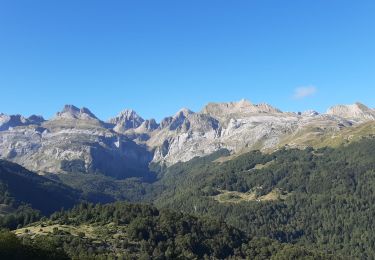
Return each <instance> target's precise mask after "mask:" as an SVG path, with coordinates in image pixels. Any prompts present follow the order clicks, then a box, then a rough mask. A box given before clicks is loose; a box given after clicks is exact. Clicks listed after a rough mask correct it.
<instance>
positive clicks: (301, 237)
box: [154, 138, 375, 258]
mask: <svg viewBox="0 0 375 260" xmlns="http://www.w3.org/2000/svg"><path fill="white" fill-rule="evenodd" d="M219 157H220V154H217V155H216V156H215V155H212V156H210V157H207V158H197V159H195V160H192V161H190V162H188V163H180V164H176V165H174V166H172V167H170V168H168V169H166V170H164V171H163V172H162V173H161V174H162V175H163V178H162V180H161V181H160V182H159V183H158V184H157V185H155V187H154V192H155V194H157V195H154V197H155V198H156V200H155V204H156V205H157V206H158V207H169V208H174V209H176V210H181V211H184V212H190V213H195V214H197V215H203V216H215V217H217V218H219V219H221V220H223V221H226V222H227V223H228V224H231V225H233V226H235V227H237V228H239V229H241V230H243V231H245V232H246V233H247V234H248V235H250V236H265V237H269V238H272V239H276V240H278V241H281V242H288V243H296V244H301V245H305V246H308V247H311V248H316V249H321V250H324V251H325V252H330V253H334V254H342V255H346V256H351V257H360V258H374V257H375V247H374V244H375V235H374V234H375V233H374V230H375V223H374V222H373V216H374V214H375V206H374V204H373V201H374V199H375V192H374V191H375V190H374V189H375V139H373V138H364V139H362V140H361V141H359V142H355V143H352V144H349V145H346V146H341V147H339V148H337V149H332V148H322V149H318V150H314V149H312V148H307V149H305V150H298V149H282V150H279V151H277V152H275V153H273V154H262V153H260V152H256V151H255V152H250V153H247V154H244V155H241V156H238V157H236V158H234V159H232V160H229V161H225V158H221V159H219V160H216V159H217V158H219ZM207 159H210V161H211V162H209V163H208V162H207ZM220 161H221V162H220ZM223 161H224V162H223Z"/></svg>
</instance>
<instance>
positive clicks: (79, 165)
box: [60, 160, 86, 173]
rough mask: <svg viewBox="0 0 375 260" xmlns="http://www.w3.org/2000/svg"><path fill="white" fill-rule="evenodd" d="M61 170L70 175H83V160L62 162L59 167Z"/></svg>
mask: <svg viewBox="0 0 375 260" xmlns="http://www.w3.org/2000/svg"><path fill="white" fill-rule="evenodd" d="M60 168H61V170H63V171H66V172H70V173H85V172H86V168H85V162H84V161H83V160H72V161H68V160H63V161H62V162H61V166H60Z"/></svg>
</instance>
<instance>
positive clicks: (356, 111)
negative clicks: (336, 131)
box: [327, 102, 375, 120]
mask: <svg viewBox="0 0 375 260" xmlns="http://www.w3.org/2000/svg"><path fill="white" fill-rule="evenodd" d="M327 114H329V115H335V116H339V117H342V118H346V119H355V120H375V110H374V109H371V108H368V107H367V106H365V105H364V104H362V103H359V102H356V103H354V104H352V105H337V106H333V107H331V108H330V109H328V111H327Z"/></svg>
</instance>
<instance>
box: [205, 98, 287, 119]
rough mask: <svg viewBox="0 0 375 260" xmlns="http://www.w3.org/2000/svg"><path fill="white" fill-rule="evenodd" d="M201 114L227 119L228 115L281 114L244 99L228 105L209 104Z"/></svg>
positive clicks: (264, 104) (276, 110) (273, 109)
mask: <svg viewBox="0 0 375 260" xmlns="http://www.w3.org/2000/svg"><path fill="white" fill-rule="evenodd" d="M202 113H204V114H209V115H212V116H216V117H219V118H221V117H227V116H228V115H233V114H235V115H238V116H241V115H245V114H253V113H282V112H281V111H280V110H279V109H277V108H274V107H272V106H271V105H269V104H266V103H261V104H257V105H256V104H252V103H251V102H250V101H248V100H246V99H242V100H240V101H238V102H228V103H209V104H207V105H206V106H205V107H204V108H203V110H202Z"/></svg>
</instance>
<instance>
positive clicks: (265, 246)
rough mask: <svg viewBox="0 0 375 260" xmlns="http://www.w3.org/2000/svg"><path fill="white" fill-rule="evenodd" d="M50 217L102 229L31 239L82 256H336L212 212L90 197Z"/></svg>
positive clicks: (220, 257)
mask: <svg viewBox="0 0 375 260" xmlns="http://www.w3.org/2000/svg"><path fill="white" fill-rule="evenodd" d="M50 221H52V223H59V224H60V225H69V226H76V227H78V226H80V225H82V224H85V225H92V226H94V227H95V228H96V229H97V230H99V231H96V233H99V234H100V235H99V236H100V239H99V238H95V239H91V238H87V237H85V234H82V232H80V233H79V234H78V235H77V236H73V235H71V234H69V233H67V232H63V231H62V230H58V229H57V228H56V230H54V232H53V234H50V235H44V236H37V237H36V238H35V239H33V240H29V241H30V243H31V244H36V243H37V244H40V245H51V247H55V248H64V250H65V252H67V253H68V255H69V256H70V257H73V258H80V259H81V258H88V259H93V258H95V257H112V256H113V254H114V252H117V255H121V256H122V257H125V258H129V259H139V258H142V257H145V258H147V259H149V258H150V257H151V258H152V259H203V258H205V257H210V258H211V259H226V258H230V257H236V258H240V259H244V258H249V257H250V258H251V259H269V258H270V257H274V256H275V257H276V256H278V257H279V258H275V259H288V257H290V256H297V255H298V256H300V257H304V256H313V257H314V258H311V259H334V257H332V256H329V255H326V254H322V253H319V252H316V251H313V250H309V249H307V248H304V247H301V246H293V245H290V246H288V245H286V244H282V243H279V242H277V241H275V240H271V239H266V238H253V239H249V238H248V237H247V236H246V235H245V234H244V233H243V232H241V231H239V230H238V229H235V228H233V227H230V226H228V225H226V224H225V223H223V222H219V221H216V220H214V219H212V218H197V217H194V216H191V215H186V214H182V213H177V212H173V211H170V210H158V209H156V208H155V207H152V206H148V205H135V204H128V203H124V202H116V203H113V204H106V205H100V204H97V205H94V204H87V203H84V204H81V205H79V206H76V207H74V208H73V209H72V210H70V211H62V212H56V213H55V214H53V215H52V216H51V218H50ZM113 237H116V239H113ZM43 247H44V248H45V246H43ZM282 257H284V258H282Z"/></svg>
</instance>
